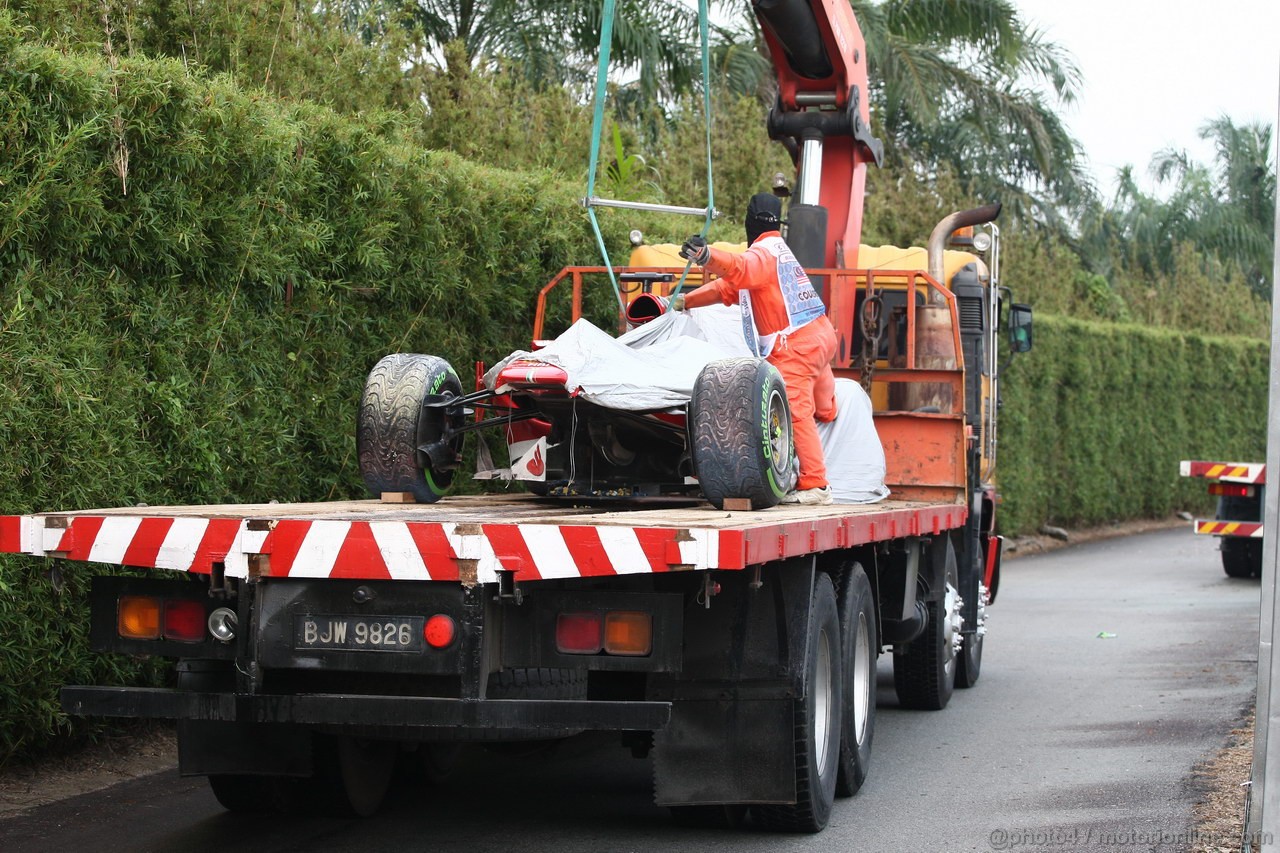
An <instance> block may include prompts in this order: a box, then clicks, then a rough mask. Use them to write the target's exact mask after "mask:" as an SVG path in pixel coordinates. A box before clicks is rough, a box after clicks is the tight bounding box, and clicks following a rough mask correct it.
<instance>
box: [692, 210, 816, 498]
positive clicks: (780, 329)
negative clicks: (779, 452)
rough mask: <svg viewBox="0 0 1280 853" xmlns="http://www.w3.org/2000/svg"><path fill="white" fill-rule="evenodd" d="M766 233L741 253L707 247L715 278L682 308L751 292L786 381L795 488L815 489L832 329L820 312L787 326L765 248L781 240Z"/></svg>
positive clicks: (773, 262) (773, 360) (773, 259)
mask: <svg viewBox="0 0 1280 853" xmlns="http://www.w3.org/2000/svg"><path fill="white" fill-rule="evenodd" d="M770 237H780V235H779V234H778V232H777V231H766V232H765V233H763V234H761V235H760V236H759V237H758V238H756V240H755V242H754V243H752V244H751V248H749V249H747V251H745V252H743V253H741V254H734V253H732V252H724V251H721V250H719V249H711V250H710V251H711V259H710V260H708V261H707V263H706V266H705V268H706V269H707V270H709V271H710V272H712V273H715V274H716V275H718V276H720V278H718V279H717V280H715V281H713V282H710V283H709V284H704V285H703V286H702V287H699V288H698V289H697V290H695V291H693V292H692V293H690V294H689V295H688V296H686V297H685V301H684V304H685V307H686V308H701V307H703V306H706V305H713V304H715V303H716V302H723V303H724V304H725V305H732V304H733V303H734V302H738V301H739V294H740V292H741V291H744V290H745V291H748V292H750V294H751V299H750V304H751V314H752V317H753V319H754V321H755V326H756V332H757V333H758V334H759V335H760V337H761V338H766V337H767V336H770V335H777V338H776V340H775V341H774V345H773V348H772V349H771V350H769V351H768V355H767V358H768V361H769V363H770V364H772V365H773V366H774V367H776V368H778V372H779V373H781V374H782V378H783V380H784V381H785V382H786V383H787V402H788V403H790V405H791V423H792V430H793V432H794V434H795V442H796V455H797V456H798V457H799V458H800V482H799V483H797V485H796V488H797V490H799V491H804V490H806V489H817V488H822V487H825V486H826V485H827V464H826V461H825V460H824V459H823V456H822V442H821V441H819V439H818V427H817V424H816V423H815V422H814V418H815V417H816V418H817V419H818V420H821V421H823V422H827V421H832V420H835V417H836V399H835V390H836V386H835V377H834V376H833V375H832V373H831V360H832V359H833V358H835V355H836V333H835V329H833V328H832V326H831V321H830V320H828V319H827V317H826V315H825V314H822V315H821V316H819V317H817V319H814V320H810V321H809V322H807V323H805V324H804V325H801V326H799V327H798V328H797V327H795V326H793V325H792V323H791V317H790V316H789V315H788V312H787V305H786V303H785V301H784V298H783V294H782V287H781V284H780V283H779V279H778V256H777V254H776V253H775V251H776V250H771V248H770V247H772V246H777V245H780V244H781V240H780V239H779V240H776V241H770V240H769V239H768V238H770ZM783 245H784V244H783ZM787 254H788V255H789V252H787ZM800 274H801V275H803V272H801V273H800ZM805 282H806V283H807V278H806V279H805Z"/></svg>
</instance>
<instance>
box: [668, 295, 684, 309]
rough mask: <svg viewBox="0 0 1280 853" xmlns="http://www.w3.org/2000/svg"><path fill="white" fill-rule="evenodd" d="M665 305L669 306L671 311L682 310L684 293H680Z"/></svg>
mask: <svg viewBox="0 0 1280 853" xmlns="http://www.w3.org/2000/svg"><path fill="white" fill-rule="evenodd" d="M667 307H668V308H670V309H671V310H672V311H683V310H684V294H683V293H681V294H680V295H678V296H677V297H676V298H675V299H672V300H671V304H670V305H668V306H667Z"/></svg>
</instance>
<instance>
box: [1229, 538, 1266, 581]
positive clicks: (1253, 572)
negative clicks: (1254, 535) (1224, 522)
mask: <svg viewBox="0 0 1280 853" xmlns="http://www.w3.org/2000/svg"><path fill="white" fill-rule="evenodd" d="M1221 548H1222V570H1223V571H1224V572H1226V573H1227V577H1229V578H1260V577H1262V543H1261V542H1257V543H1255V542H1254V541H1253V540H1252V539H1243V538H1235V539H1232V538H1224V539H1223V540H1222V545H1221Z"/></svg>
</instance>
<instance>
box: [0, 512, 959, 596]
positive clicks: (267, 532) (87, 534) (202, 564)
mask: <svg viewBox="0 0 1280 853" xmlns="http://www.w3.org/2000/svg"><path fill="white" fill-rule="evenodd" d="M850 509H851V513H850V514H849V515H836V516H827V517H821V518H815V519H812V520H802V521H801V520H794V517H792V518H793V520H788V521H781V520H779V521H775V522H773V523H768V522H767V521H766V519H763V518H761V519H759V520H756V518H754V517H753V518H751V520H750V521H746V520H744V521H742V522H741V523H740V524H736V525H733V526H730V527H723V526H714V525H707V526H705V527H699V526H696V525H693V526H681V527H650V526H634V527H633V526H628V525H625V524H617V523H611V524H584V523H579V524H563V525H562V524H553V523H546V522H542V523H530V524H521V523H510V522H508V523H496V522H495V523H454V522H429V521H408V520H403V519H400V520H394V521H392V520H388V521H376V520H365V521H358V520H343V519H334V518H287V517H286V518H278V519H270V520H268V519H263V518H252V519H250V518H234V517H232V518H219V517H213V518H200V517H193V516H190V515H186V514H180V515H157V516H141V515H139V516H135V515H124V514H115V513H112V514H103V515H93V514H92V513H85V514H75V515H59V516H0V552H9V553H19V554H31V555H34V556H44V557H58V558H63V559H68V560H84V561H88V562H94V563H110V564H116V565H126V566H134V567H138V568H157V569H169V570H173V571H180V572H200V573H208V572H210V571H212V567H213V564H214V563H221V564H222V565H223V567H224V570H225V572H226V574H227V575H228V576H230V577H246V576H247V575H248V574H249V572H250V571H251V569H252V571H253V572H255V573H256V574H257V575H258V576H263V577H307V578H324V577H332V578H359V579H388V580H434V581H455V582H462V583H492V582H496V581H497V580H498V577H499V573H502V572H507V573H511V574H513V575H514V577H515V579H516V580H521V581H532V580H539V579H555V578H578V577H602V576H609V575H626V574H644V573H653V572H669V571H698V570H706V569H728V570H739V569H744V568H746V567H747V566H750V565H755V564H758V563H765V562H770V561H773V560H781V559H787V558H790V557H797V556H803V555H806V554H814V553H817V552H820V551H828V550H832V549H835V548H848V547H851V546H855V545H861V544H866V543H868V542H874V541H880V540H885V539H897V538H901V537H906V536H920V535H931V534H932V535H937V534H938V533H940V532H941V531H942V530H948V529H951V528H954V527H958V526H960V525H961V524H963V523H964V520H965V516H966V509H965V507H963V506H960V505H945V504H944V505H937V506H924V507H896V508H889V507H886V508H884V509H877V510H874V511H868V510H867V508H865V507H862V508H858V509H857V511H853V508H850ZM753 515H754V514H753Z"/></svg>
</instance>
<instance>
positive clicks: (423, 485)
mask: <svg viewBox="0 0 1280 853" xmlns="http://www.w3.org/2000/svg"><path fill="white" fill-rule="evenodd" d="M461 395H462V383H461V382H460V381H459V380H458V375H457V374H456V373H454V371H453V368H452V367H450V366H449V362H447V361H445V360H444V359H443V358H438V357H436V356H434V355H418V354H416V353H396V354H394V355H388V356H386V357H385V358H383V359H382V360H381V361H379V362H378V363H377V364H376V365H374V368H373V370H371V371H369V378H368V379H367V380H365V385H364V394H363V395H362V396H361V398H360V416H359V420H358V421H357V423H356V455H357V457H358V458H359V463H360V476H361V477H362V478H364V484H365V486H366V487H367V488H368V489H369V491H370V492H371V493H372V494H373V495H374V496H375V497H377V496H379V495H381V494H382V493H384V492H409V493H411V494H412V495H413V497H414V498H415V499H416V500H417V501H419V502H420V503H434V502H435V501H438V500H440V498H441V497H443V496H444V494H445V492H446V491H448V489H449V486H450V484H451V483H452V482H453V470H454V468H455V467H456V464H457V455H458V452H459V451H460V450H461V444H462V437H461V436H457V437H456V438H453V439H450V440H446V439H445V432H446V424H447V423H448V422H449V420H450V417H451V416H450V415H448V414H447V412H446V410H445V409H443V408H440V407H438V406H425V405H423V404H424V403H430V402H433V401H442V400H447V399H448V398H449V397H459V396H461ZM455 419H456V418H455Z"/></svg>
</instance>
